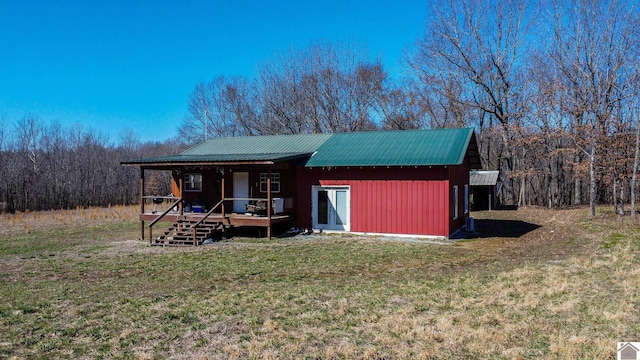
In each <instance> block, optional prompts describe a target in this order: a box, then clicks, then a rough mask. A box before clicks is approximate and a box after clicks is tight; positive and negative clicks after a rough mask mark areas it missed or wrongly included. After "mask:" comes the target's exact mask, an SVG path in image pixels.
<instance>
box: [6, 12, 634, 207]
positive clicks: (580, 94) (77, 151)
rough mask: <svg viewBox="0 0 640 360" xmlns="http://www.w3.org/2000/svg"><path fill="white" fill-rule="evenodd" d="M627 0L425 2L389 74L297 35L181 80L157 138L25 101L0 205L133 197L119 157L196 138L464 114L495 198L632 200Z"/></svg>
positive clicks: (455, 121)
mask: <svg viewBox="0 0 640 360" xmlns="http://www.w3.org/2000/svg"><path fill="white" fill-rule="evenodd" d="M638 12H639V10H638V1H635V0H634V1H623V0H611V1H598V0H566V1H561V0H507V1H500V0H444V1H432V2H431V6H430V9H429V11H428V16H427V18H426V21H425V28H424V33H423V35H422V36H421V37H420V38H418V39H417V40H416V42H415V44H414V46H412V47H411V48H409V49H407V51H406V53H405V55H404V59H403V69H404V72H403V74H402V75H401V76H398V75H396V76H391V75H389V73H388V72H387V70H386V69H385V67H384V65H383V64H382V63H381V62H380V61H379V60H377V59H372V58H371V57H370V56H369V54H368V53H367V52H366V51H363V50H361V49H358V48H356V47H355V46H345V45H341V44H330V43H329V44H327V43H313V44H311V45H310V46H309V47H308V48H306V49H303V50H291V51H288V52H283V53H281V54H280V55H279V56H278V57H276V58H275V59H272V60H269V61H265V62H264V63H263V64H261V66H260V67H259V70H258V71H257V75H256V76H254V77H239V76H233V77H232V76H218V77H216V78H214V79H213V80H211V81H206V82H201V83H198V84H196V85H195V87H194V89H193V91H192V93H191V94H190V96H189V98H188V99H187V109H186V115H185V117H184V120H183V122H182V123H181V124H180V126H179V127H178V132H179V135H178V137H177V139H170V140H166V141H164V142H162V143H140V142H139V141H138V140H137V138H136V136H135V135H134V134H133V133H131V132H128V133H126V132H125V133H123V136H122V137H121V139H120V142H119V143H118V144H117V145H114V144H111V143H109V141H107V140H106V139H105V138H104V137H102V136H100V135H99V134H96V133H95V132H93V131H90V130H83V129H82V127H77V126H76V127H71V128H66V129H65V128H64V127H62V126H60V125H59V124H56V123H53V124H50V125H47V124H45V123H44V122H43V121H41V120H40V119H38V118H37V117H36V116H33V115H27V116H25V117H24V118H23V119H19V120H18V121H16V122H15V123H12V124H9V125H7V124H8V123H7V121H4V123H5V126H3V127H1V128H0V166H1V168H2V169H3V175H4V179H3V180H4V181H3V182H0V203H1V204H2V207H3V209H4V210H8V211H15V210H24V209H32V210H37V209H47V208H68V207H75V206H89V205H107V204H129V203H135V202H137V201H138V191H139V190H138V176H137V171H136V169H131V168H128V167H121V166H120V162H121V161H126V160H130V159H135V158H143V157H148V156H159V155H169V154H176V153H179V151H180V150H182V149H184V148H185V146H188V145H193V144H195V143H197V142H199V141H202V140H204V139H207V138H209V137H222V136H255V135H269V134H297V133H324V132H348V131H368V130H403V129H423V128H439V127H473V128H475V130H476V134H477V136H478V140H479V146H480V151H481V157H482V162H483V164H484V167H485V169H490V170H500V179H499V184H498V192H499V201H500V202H501V203H502V204H504V205H520V206H523V205H539V206H547V207H550V208H562V207H567V206H574V205H580V204H590V208H591V213H592V215H595V205H596V204H598V203H609V204H613V205H614V208H615V211H616V212H618V213H628V212H630V213H631V214H635V196H636V192H637V187H638V186H637V184H636V182H637V180H636V178H637V168H638V157H639V154H638V147H639V143H640V126H639V125H638V119H639V111H640V96H639V95H640V77H639V76H640V72H639V68H638V67H639V66H640V61H639V60H640V56H639V55H640V46H639V45H640V41H639V40H640V31H639V30H640V14H639V13H638ZM381 25H382V24H381ZM5 120H6V119H5ZM158 191H162V190H158ZM629 203H631V208H630V209H626V208H625V206H626V205H627V204H629Z"/></svg>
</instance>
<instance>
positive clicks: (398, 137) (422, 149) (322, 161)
mask: <svg viewBox="0 0 640 360" xmlns="http://www.w3.org/2000/svg"><path fill="white" fill-rule="evenodd" d="M472 140H473V146H475V148H476V151H477V145H476V143H475V137H474V136H473V129H468V128H466V129H435V130H401V131H371V132H358V133H341V134H334V135H333V136H331V137H330V138H329V139H328V140H327V141H325V142H324V143H323V144H322V146H320V148H318V151H317V153H316V154H314V155H313V156H312V157H311V158H310V159H309V161H307V164H306V165H305V166H306V167H323V166H418V165H422V166H424V165H459V164H462V161H463V160H464V156H465V154H466V152H467V147H468V146H469V145H470V143H471V142H472ZM478 160H479V159H478ZM475 167H476V166H472V168H475Z"/></svg>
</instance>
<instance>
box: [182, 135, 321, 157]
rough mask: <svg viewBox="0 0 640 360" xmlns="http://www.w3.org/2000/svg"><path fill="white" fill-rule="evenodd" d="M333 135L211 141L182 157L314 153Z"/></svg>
mask: <svg viewBox="0 0 640 360" xmlns="http://www.w3.org/2000/svg"><path fill="white" fill-rule="evenodd" d="M331 135H332V134H298V135H270V136H242V137H229V138H215V139H209V140H207V141H205V142H203V143H201V144H199V145H196V146H194V147H192V148H191V149H189V150H187V151H185V152H183V153H182V155H220V154H229V155H232V154H265V153H266V154H280V153H285V154H290V153H309V154H311V153H313V152H314V151H316V150H318V148H319V147H320V146H321V145H322V144H323V143H324V142H325V141H326V140H327V139H329V138H330V137H331Z"/></svg>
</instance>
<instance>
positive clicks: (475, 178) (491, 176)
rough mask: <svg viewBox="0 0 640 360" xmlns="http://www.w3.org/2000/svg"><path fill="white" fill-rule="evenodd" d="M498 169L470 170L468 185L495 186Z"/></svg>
mask: <svg viewBox="0 0 640 360" xmlns="http://www.w3.org/2000/svg"><path fill="white" fill-rule="evenodd" d="M499 173H500V172H499V171H498V170H493V171H485V170H472V171H469V185H471V186H496V183H497V182H498V174H499Z"/></svg>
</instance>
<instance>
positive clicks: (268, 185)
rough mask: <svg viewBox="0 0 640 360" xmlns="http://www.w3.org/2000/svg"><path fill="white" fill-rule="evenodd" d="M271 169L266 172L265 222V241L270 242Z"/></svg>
mask: <svg viewBox="0 0 640 360" xmlns="http://www.w3.org/2000/svg"><path fill="white" fill-rule="evenodd" d="M271 207H272V204H271V168H269V169H268V170H267V220H268V222H269V226H267V239H269V240H271V212H272V209H271Z"/></svg>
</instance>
